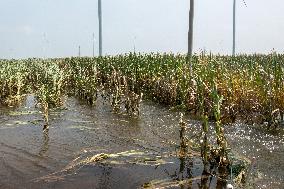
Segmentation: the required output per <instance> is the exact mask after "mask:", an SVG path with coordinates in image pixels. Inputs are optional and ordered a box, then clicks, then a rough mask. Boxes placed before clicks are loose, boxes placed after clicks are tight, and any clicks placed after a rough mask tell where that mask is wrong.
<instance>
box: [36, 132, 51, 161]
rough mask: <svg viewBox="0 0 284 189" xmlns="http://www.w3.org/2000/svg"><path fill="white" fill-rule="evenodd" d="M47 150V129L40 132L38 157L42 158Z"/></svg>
mask: <svg viewBox="0 0 284 189" xmlns="http://www.w3.org/2000/svg"><path fill="white" fill-rule="evenodd" d="M48 148H49V129H46V130H44V131H43V132H42V145H41V148H40V151H39V153H38V154H39V156H40V157H44V156H45V154H46V152H47V151H48Z"/></svg>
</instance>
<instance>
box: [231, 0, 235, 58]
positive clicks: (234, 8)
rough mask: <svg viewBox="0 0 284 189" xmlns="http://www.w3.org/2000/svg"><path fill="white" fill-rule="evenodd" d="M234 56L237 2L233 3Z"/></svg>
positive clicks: (233, 53)
mask: <svg viewBox="0 0 284 189" xmlns="http://www.w3.org/2000/svg"><path fill="white" fill-rule="evenodd" d="M232 55H233V56H235V55H236V0H234V2H233V52H232Z"/></svg>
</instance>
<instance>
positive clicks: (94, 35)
mask: <svg viewBox="0 0 284 189" xmlns="http://www.w3.org/2000/svg"><path fill="white" fill-rule="evenodd" d="M93 57H95V34H94V33H93Z"/></svg>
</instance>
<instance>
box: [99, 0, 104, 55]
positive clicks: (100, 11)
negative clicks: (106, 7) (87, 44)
mask: <svg viewBox="0 0 284 189" xmlns="http://www.w3.org/2000/svg"><path fill="white" fill-rule="evenodd" d="M98 16H99V56H102V54H103V47H102V43H103V39H102V1H101V0H98Z"/></svg>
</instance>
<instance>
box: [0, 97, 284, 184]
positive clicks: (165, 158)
mask: <svg viewBox="0 0 284 189" xmlns="http://www.w3.org/2000/svg"><path fill="white" fill-rule="evenodd" d="M40 111H41V109H40V108H38V106H37V104H36V99H35V97H34V96H33V95H28V96H26V98H25V100H24V102H23V103H22V105H20V106H19V107H16V108H15V107H14V108H8V107H6V108H1V110H0V188H1V189H2V188H3V189H9V188H16V189H17V188H21V189H22V188H181V189H182V188H198V189H199V188H220V189H221V188H226V185H227V184H228V183H233V181H232V178H231V177H232V175H231V174H229V175H228V176H227V177H226V178H223V177H222V178H221V177H220V174H219V170H218V169H211V170H213V171H212V172H210V173H208V172H206V171H204V170H205V169H204V165H203V161H202V159H201V158H200V155H198V154H199V152H197V150H196V149H194V148H193V149H192V150H191V152H190V156H188V157H181V156H180V155H179V150H180V149H179V148H180V143H181V139H180V126H179V119H180V112H178V111H173V110H170V109H169V108H168V107H165V106H161V105H159V104H157V103H153V102H149V101H143V102H142V103H141V110H140V115H139V116H130V115H128V114H124V113H123V112H122V113H118V114H116V113H113V112H112V109H111V107H110V106H109V104H108V103H107V102H106V101H104V100H103V99H102V98H101V97H98V99H97V101H96V105H95V106H90V105H87V104H86V103H84V102H82V101H80V100H78V99H76V98H73V97H69V98H67V99H66V101H65V103H64V105H63V106H62V107H60V108H55V109H51V110H50V116H49V129H46V130H45V131H44V132H43V125H44V119H43V116H42V113H41V112H40ZM184 120H185V122H186V137H188V138H189V139H192V140H199V137H198V136H199V133H200V132H201V130H202V129H201V123H200V122H198V121H194V120H193V119H191V118H190V116H188V115H186V114H185V117H184ZM211 129H212V128H211ZM224 129H225V133H226V138H227V140H228V143H229V146H230V148H231V149H232V151H233V152H234V153H235V154H238V155H240V156H242V157H244V158H246V159H248V160H249V161H251V165H250V166H249V171H248V172H249V176H248V177H247V178H246V179H247V181H248V183H249V184H247V185H246V186H245V187H247V188H274V189H277V188H279V189H280V188H283V185H284V171H283V170H284V158H283V157H284V135H283V132H282V131H281V130H278V131H277V132H275V133H273V132H268V131H267V129H266V127H262V126H256V125H255V126H248V125H245V124H242V123H238V122H236V123H234V124H228V125H225V126H224Z"/></svg>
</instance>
